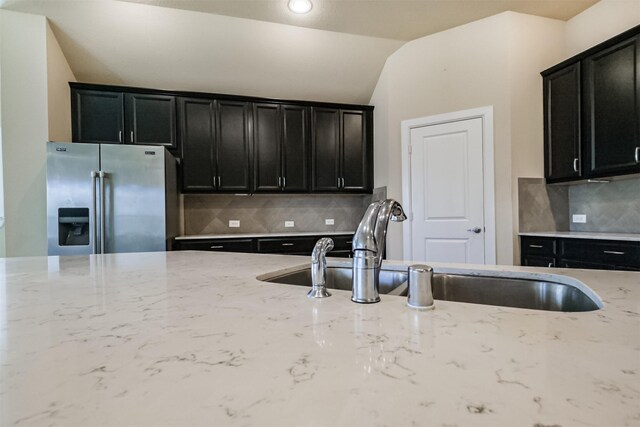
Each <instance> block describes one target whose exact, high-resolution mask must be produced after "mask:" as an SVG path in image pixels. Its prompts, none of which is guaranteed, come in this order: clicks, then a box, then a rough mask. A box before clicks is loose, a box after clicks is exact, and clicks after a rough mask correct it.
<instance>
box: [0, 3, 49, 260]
mask: <svg viewBox="0 0 640 427" xmlns="http://www.w3.org/2000/svg"><path fill="white" fill-rule="evenodd" d="M0 13H1V15H0V19H1V20H2V36H1V50H0V52H1V55H2V71H1V74H0V76H1V78H2V83H1V88H2V94H1V95H2V96H1V100H0V102H1V103H2V160H3V175H2V179H3V188H4V207H5V254H6V256H26V255H44V254H46V222H45V214H44V213H45V210H46V201H45V193H46V186H45V156H46V150H45V141H46V140H47V138H48V134H49V128H48V121H47V110H48V105H47V49H46V37H47V35H46V28H47V27H46V20H45V18H44V17H42V16H35V15H26V14H21V13H15V12H8V11H0Z"/></svg>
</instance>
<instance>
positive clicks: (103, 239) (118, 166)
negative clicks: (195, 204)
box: [47, 142, 178, 255]
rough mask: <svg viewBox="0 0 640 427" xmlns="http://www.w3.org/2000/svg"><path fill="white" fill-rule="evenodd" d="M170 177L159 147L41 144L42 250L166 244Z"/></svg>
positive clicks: (173, 226)
mask: <svg viewBox="0 0 640 427" xmlns="http://www.w3.org/2000/svg"><path fill="white" fill-rule="evenodd" d="M176 179H177V178H176V160H175V158H174V157H173V156H172V155H171V154H170V153H169V152H168V151H167V150H166V149H165V148H163V147H157V146H141V145H116V144H78V143H73V144H71V143H60V142H49V143H47V234H48V249H49V255H82V254H101V253H120V252H147V251H164V250H166V249H167V246H168V244H169V240H170V239H171V238H173V237H175V236H176V234H177V232H178V192H177V182H176Z"/></svg>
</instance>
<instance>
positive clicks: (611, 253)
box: [602, 251, 624, 255]
mask: <svg viewBox="0 0 640 427" xmlns="http://www.w3.org/2000/svg"><path fill="white" fill-rule="evenodd" d="M602 252H604V253H605V254H609V255H624V252H620V251H602Z"/></svg>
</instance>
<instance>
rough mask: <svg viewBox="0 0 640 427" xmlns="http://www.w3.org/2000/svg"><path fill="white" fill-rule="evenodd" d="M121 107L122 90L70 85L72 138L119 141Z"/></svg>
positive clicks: (90, 140)
mask: <svg viewBox="0 0 640 427" xmlns="http://www.w3.org/2000/svg"><path fill="white" fill-rule="evenodd" d="M123 108H124V105H123V95H122V93H121V92H106V91H105V92H103V91H96V90H84V89H72V90H71V113H72V128H73V141H74V142H94V143H122V142H123V135H122V134H123V131H124V114H123Z"/></svg>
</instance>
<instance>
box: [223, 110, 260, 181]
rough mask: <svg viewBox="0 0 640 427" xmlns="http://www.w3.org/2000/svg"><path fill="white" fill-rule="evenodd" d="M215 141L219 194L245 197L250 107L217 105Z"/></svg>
mask: <svg viewBox="0 0 640 427" xmlns="http://www.w3.org/2000/svg"><path fill="white" fill-rule="evenodd" d="M217 103H218V114H217V116H218V117H217V122H218V123H217V124H218V133H217V138H216V148H217V170H218V190H219V191H235V192H242V193H248V192H249V191H250V190H251V180H250V170H251V169H250V167H251V158H250V155H251V153H250V151H249V150H250V146H249V120H248V117H249V103H248V102H235V101H218V102H217Z"/></svg>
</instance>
